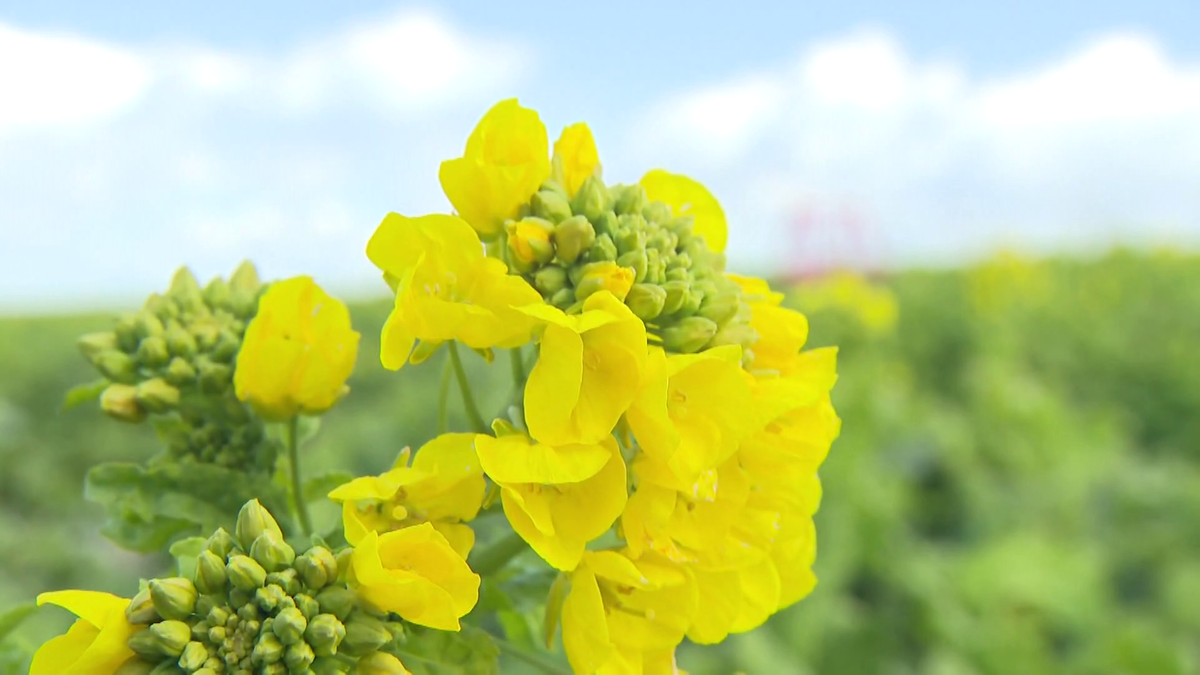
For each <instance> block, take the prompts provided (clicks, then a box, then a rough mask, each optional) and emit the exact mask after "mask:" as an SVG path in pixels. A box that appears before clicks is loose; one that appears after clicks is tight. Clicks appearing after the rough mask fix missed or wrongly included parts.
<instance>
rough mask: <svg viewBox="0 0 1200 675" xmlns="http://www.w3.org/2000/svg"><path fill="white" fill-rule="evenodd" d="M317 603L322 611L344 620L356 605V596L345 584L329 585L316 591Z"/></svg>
mask: <svg viewBox="0 0 1200 675" xmlns="http://www.w3.org/2000/svg"><path fill="white" fill-rule="evenodd" d="M317 603H318V604H319V605H321V612H322V613H324V614H332V615H334V616H336V617H337V618H339V619H341V620H342V621H345V620H346V617H348V616H350V612H352V611H353V610H354V608H355V607H356V606H357V605H358V598H357V597H356V596H355V595H354V591H352V590H350V589H348V588H346V587H345V586H330V587H328V588H326V589H325V590H323V591H321V592H320V593H317Z"/></svg>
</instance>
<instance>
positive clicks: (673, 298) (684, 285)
mask: <svg viewBox="0 0 1200 675" xmlns="http://www.w3.org/2000/svg"><path fill="white" fill-rule="evenodd" d="M689 287H690V284H688V282H686V281H668V282H666V283H665V284H663V285H662V288H663V290H664V291H666V292H667V296H666V299H664V300H663V309H662V313H663V314H674V313H675V312H678V311H679V308H680V307H683V301H684V299H685V298H687V295H688V288H689Z"/></svg>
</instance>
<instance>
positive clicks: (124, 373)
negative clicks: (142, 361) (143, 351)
mask: <svg viewBox="0 0 1200 675" xmlns="http://www.w3.org/2000/svg"><path fill="white" fill-rule="evenodd" d="M92 365H93V366H95V367H96V370H98V371H100V374H101V375H103V376H104V377H107V378H108V379H110V380H112V381H113V382H121V383H123V384H133V383H134V382H137V364H136V363H134V362H133V359H132V358H130V356H129V355H128V354H126V353H124V352H118V351H115V350H114V351H107V352H100V353H99V354H97V355H96V359H95V360H94V361H92Z"/></svg>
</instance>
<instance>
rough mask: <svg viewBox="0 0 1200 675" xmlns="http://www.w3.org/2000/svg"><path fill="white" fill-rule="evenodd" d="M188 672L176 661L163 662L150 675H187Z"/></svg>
mask: <svg viewBox="0 0 1200 675" xmlns="http://www.w3.org/2000/svg"><path fill="white" fill-rule="evenodd" d="M186 672H187V671H185V670H184V669H182V668H180V667H179V664H178V663H176V662H174V661H163V662H161V663H159V664H158V665H157V666H154V668H153V669H152V670H151V671H150V675H185V673H186Z"/></svg>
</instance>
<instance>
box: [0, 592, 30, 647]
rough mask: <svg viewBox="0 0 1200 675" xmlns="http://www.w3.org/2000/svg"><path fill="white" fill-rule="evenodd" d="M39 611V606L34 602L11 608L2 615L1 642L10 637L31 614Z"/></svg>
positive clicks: (0, 620)
mask: <svg viewBox="0 0 1200 675" xmlns="http://www.w3.org/2000/svg"><path fill="white" fill-rule="evenodd" d="M36 611H37V605H35V604H33V603H32V602H29V603H25V604H23V605H17V606H16V607H11V608H9V609H7V610H5V611H4V612H3V613H2V614H0V641H3V640H4V638H6V637H8V636H9V635H10V634H11V633H12V632H13V631H15V630H16V629H17V627H18V626H20V625H21V622H22V621H24V620H25V619H26V617H28V616H29V615H30V614H33V613H34V612H36Z"/></svg>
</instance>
